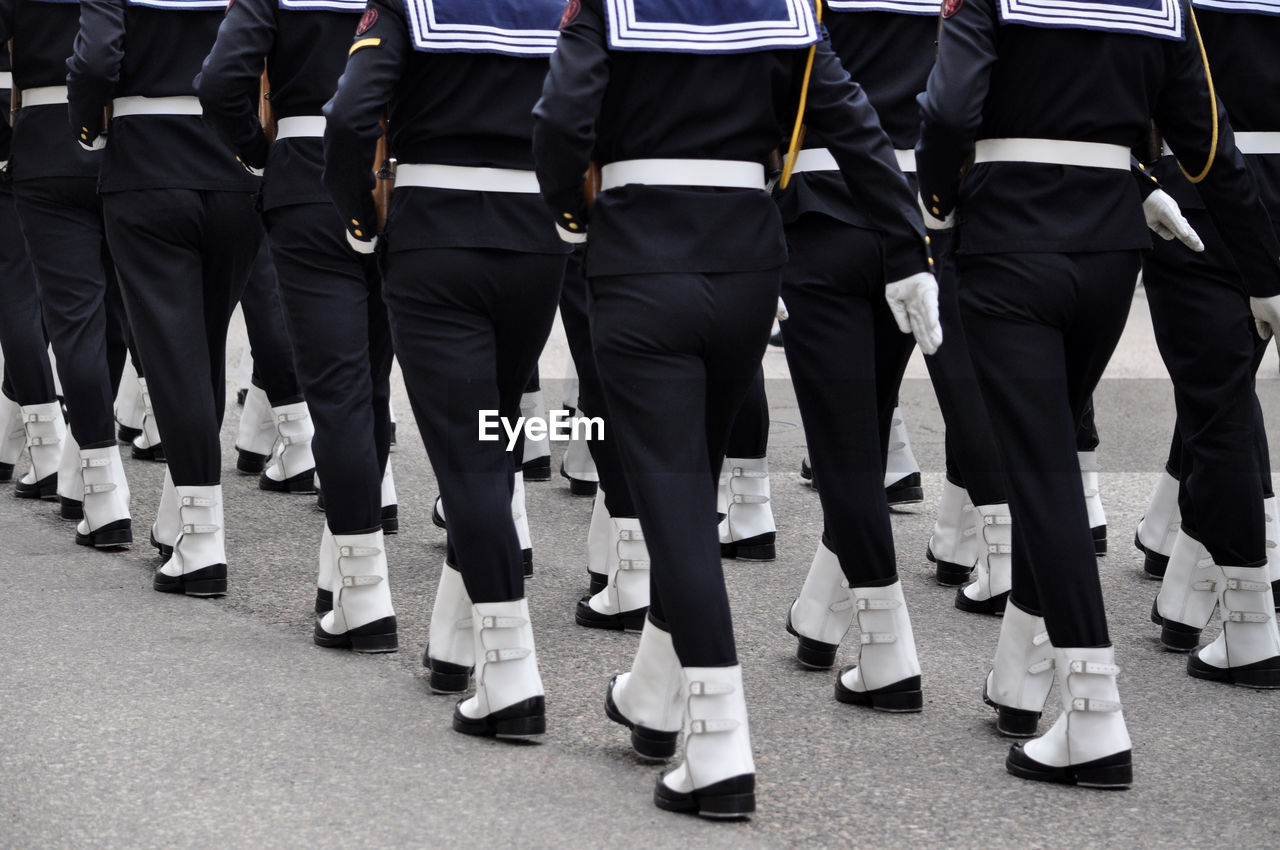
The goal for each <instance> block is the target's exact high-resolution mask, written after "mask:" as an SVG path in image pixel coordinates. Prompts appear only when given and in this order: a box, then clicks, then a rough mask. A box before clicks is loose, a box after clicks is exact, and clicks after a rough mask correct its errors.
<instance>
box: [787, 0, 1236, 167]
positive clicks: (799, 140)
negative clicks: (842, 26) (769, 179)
mask: <svg viewBox="0 0 1280 850" xmlns="http://www.w3.org/2000/svg"><path fill="white" fill-rule="evenodd" d="M815 19H816V21H817V24H818V27H819V29H821V27H822V0H817V2H816V8H815ZM818 38H819V41H821V38H822V33H821V32H819V33H818ZM817 52H818V43H817V42H814V44H813V46H812V47H810V48H809V61H808V62H807V63H806V64H805V66H804V83H803V86H802V88H801V89H800V109H799V110H797V111H796V126H795V128H794V129H792V131H791V147H790V148H788V149H787V161H786V163H785V164H784V165H783V166H782V177H781V179H779V180H778V185H779V186H781V187H782V188H783V189H785V188H787V184H788V183H790V182H791V172H792V171H793V170H794V169H795V167H796V158H797V157H799V156H800V145H801V144H803V143H804V108H805V106H806V105H807V103H808V101H809V78H810V77H811V76H813V57H814V56H815V55H817ZM1214 115H1215V118H1216V115H1217V113H1214Z"/></svg>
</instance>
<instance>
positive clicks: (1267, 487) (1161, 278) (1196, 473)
mask: <svg viewBox="0 0 1280 850" xmlns="http://www.w3.org/2000/svg"><path fill="white" fill-rule="evenodd" d="M1192 6H1193V8H1194V9H1195V11H1196V18H1197V20H1198V22H1199V27H1200V34H1201V38H1202V39H1203V43H1204V49H1205V52H1206V54H1207V56H1208V61H1209V65H1210V67H1212V68H1213V84H1214V92H1215V93H1216V95H1217V97H1218V98H1219V99H1220V100H1221V102H1222V104H1223V106H1224V107H1225V108H1226V110H1227V112H1228V113H1229V114H1230V115H1231V125H1232V128H1233V130H1234V131H1235V143H1236V144H1237V145H1238V146H1239V148H1240V150H1241V151H1242V152H1243V153H1244V154H1245V158H1244V159H1245V164H1246V165H1247V166H1248V168H1249V172H1250V173H1251V174H1252V175H1253V177H1254V179H1255V180H1256V181H1257V183H1258V187H1259V190H1260V192H1261V195H1262V201H1263V204H1264V205H1265V206H1266V208H1267V210H1268V211H1269V212H1270V214H1271V219H1272V222H1280V102H1277V100H1276V97H1275V93H1276V92H1277V91H1280V88H1278V87H1280V66H1277V63H1276V62H1275V56H1274V50H1275V46H1276V45H1277V44H1280V2H1277V0H1262V2H1260V0H1249V2H1243V0H1193V3H1192ZM1165 154H1167V155H1166V156H1163V157H1162V158H1161V159H1160V160H1159V163H1158V164H1157V165H1156V166H1155V167H1154V168H1153V169H1152V174H1153V176H1154V177H1155V178H1156V179H1157V180H1159V182H1160V184H1161V185H1162V186H1164V187H1165V189H1166V190H1167V191H1168V193H1169V195H1170V196H1172V198H1173V199H1174V200H1175V201H1176V202H1177V203H1178V204H1179V206H1181V208H1182V209H1183V210H1184V211H1185V213H1186V216H1187V218H1188V219H1189V220H1190V221H1191V223H1192V225H1193V226H1194V227H1195V229H1196V231H1197V232H1198V233H1199V234H1200V236H1201V238H1202V239H1203V240H1204V244H1205V250H1204V252H1203V253H1195V252H1193V251H1190V250H1188V249H1187V248H1186V247H1185V246H1184V245H1182V244H1180V243H1178V242H1176V241H1165V240H1157V242H1156V245H1155V250H1154V251H1152V252H1151V254H1150V256H1149V258H1148V259H1147V262H1146V264H1145V267H1144V269H1143V280H1144V282H1145V285H1146V290H1147V301H1148V302H1149V303H1150V306H1151V319H1152V324H1153V325H1154V327H1155V333H1156V342H1157V343H1158V344H1159V346H1160V354H1161V356H1162V358H1163V359H1164V362H1165V365H1166V366H1167V367H1168V369H1169V376H1170V378H1172V380H1173V389H1174V400H1175V402H1176V403H1177V412H1178V417H1177V424H1176V433H1175V440H1174V447H1173V448H1174V450H1175V451H1177V452H1178V454H1177V455H1173V454H1171V456H1170V463H1169V468H1170V470H1171V471H1172V472H1173V476H1172V478H1170V477H1162V480H1161V482H1160V484H1159V485H1157V495H1156V497H1153V508H1154V510H1151V511H1148V514H1147V520H1149V521H1150V524H1151V525H1152V526H1154V528H1155V529H1159V528H1160V527H1161V526H1163V527H1164V528H1166V529H1167V528H1169V526H1170V525H1172V520H1173V519H1174V516H1175V515H1176V517H1177V518H1178V519H1179V520H1180V523H1181V524H1180V526H1179V527H1178V528H1177V529H1176V530H1172V535H1171V536H1172V538H1173V539H1172V545H1171V546H1170V547H1169V549H1168V550H1167V552H1166V554H1168V555H1169V556H1170V557H1169V559H1168V565H1167V570H1166V571H1165V573H1164V584H1163V585H1162V586H1161V588H1160V593H1159V596H1158V597H1157V598H1156V602H1155V605H1154V607H1153V610H1152V619H1153V620H1155V621H1156V622H1158V623H1159V624H1160V625H1161V642H1162V643H1163V644H1164V645H1165V646H1166V647H1168V648H1170V649H1174V650H1177V651H1181V652H1185V651H1188V650H1193V649H1195V648H1196V645H1197V644H1198V643H1199V638H1200V632H1201V630H1202V629H1203V628H1204V627H1205V626H1206V625H1207V624H1208V622H1209V619H1210V617H1211V616H1212V614H1213V609H1214V607H1215V605H1216V606H1217V608H1218V610H1219V613H1220V615H1221V617H1222V623H1223V630H1222V633H1221V634H1220V636H1219V637H1218V639H1217V640H1215V641H1213V642H1212V643H1211V644H1210V645H1209V646H1207V647H1205V648H1203V649H1200V650H1199V651H1198V652H1195V653H1193V654H1192V655H1191V657H1190V658H1189V659H1188V663H1187V672H1188V673H1190V674H1191V675H1192V676H1195V677H1197V678H1202V679H1214V680H1219V681H1226V682H1233V683H1235V684H1240V685H1248V686H1250V687H1272V688H1276V687H1280V644H1278V643H1276V631H1275V623H1274V615H1273V614H1268V613H1267V611H1266V609H1273V608H1274V599H1273V598H1272V595H1271V591H1272V588H1273V587H1280V584H1276V585H1273V584H1272V582H1275V581H1276V580H1277V579H1280V574H1276V573H1270V574H1269V573H1268V557H1269V556H1270V557H1273V558H1274V555H1272V554H1271V550H1272V549H1274V547H1275V541H1277V540H1280V538H1278V537H1277V534H1280V526H1278V521H1280V517H1277V515H1276V508H1275V499H1274V496H1273V493H1272V488H1271V466H1270V462H1269V458H1268V453H1267V444H1266V430H1265V428H1264V424H1263V421H1262V411H1261V408H1260V407H1259V405H1258V399H1257V396H1256V395H1255V393H1254V375H1255V374H1256V372H1257V369H1258V364H1259V363H1260V362H1261V360H1262V355H1263V354H1265V353H1266V349H1267V341H1266V340H1265V339H1264V338H1263V337H1262V335H1260V334H1259V333H1257V332H1255V329H1254V322H1253V321H1252V316H1251V315H1250V312H1249V295H1250V294H1251V292H1254V293H1255V294H1256V290H1255V289H1254V286H1255V285H1256V283H1257V282H1256V281H1253V280H1250V279H1249V277H1248V276H1246V277H1243V278H1242V277H1241V275H1240V273H1239V272H1237V270H1236V265H1235V264H1234V263H1233V262H1232V253H1231V251H1230V244H1231V243H1230V242H1228V241H1227V240H1226V239H1225V238H1224V237H1225V235H1226V234H1224V233H1223V232H1221V231H1220V230H1219V229H1218V228H1217V227H1215V225H1214V221H1213V220H1212V219H1211V218H1210V213H1209V212H1207V211H1206V210H1205V206H1206V203H1205V202H1206V201H1207V200H1208V198H1203V197H1202V196H1201V194H1200V193H1199V192H1197V189H1198V188H1200V187H1202V186H1203V183H1202V182H1200V183H1197V182H1193V180H1194V178H1195V177H1196V176H1198V175H1197V172H1196V171H1195V170H1194V168H1195V166H1196V165H1197V164H1198V160H1196V159H1192V160H1191V161H1190V162H1188V161H1187V160H1186V159H1185V158H1182V157H1178V158H1176V159H1175V157H1174V156H1173V155H1172V153H1171V152H1170V151H1169V150H1165ZM1179 162H1181V164H1182V167H1181V168H1180V167H1179ZM1183 168H1185V169H1186V171H1185V172H1184V170H1183ZM1259 223H1260V224H1262V225H1263V226H1265V225H1266V218H1265V216H1260V222H1259ZM1275 233H1276V236H1277V238H1280V229H1277V230H1275ZM1241 270H1242V271H1245V270H1246V269H1245V267H1243V266H1242V267H1241ZM1273 330H1274V328H1273ZM1173 479H1176V480H1173ZM1162 491H1164V492H1165V493H1168V494H1169V495H1172V494H1174V493H1176V499H1172V498H1169V497H1168V496H1165V497H1164V499H1163V504H1161V503H1160V501H1159V500H1160V496H1161V493H1162ZM1162 507H1163V510H1162ZM1162 514H1163V517H1161V515H1162ZM1153 536H1154V535H1153ZM1139 541H1140V542H1141V535H1140V536H1139ZM1268 541H1271V542H1270V544H1268ZM1268 620H1270V621H1268Z"/></svg>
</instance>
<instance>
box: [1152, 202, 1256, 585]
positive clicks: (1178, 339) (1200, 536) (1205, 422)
mask: <svg viewBox="0 0 1280 850" xmlns="http://www.w3.org/2000/svg"><path fill="white" fill-rule="evenodd" d="M1188 215H1189V216H1190V217H1191V219H1192V224H1193V225H1194V226H1196V227H1197V229H1198V230H1200V232H1202V233H1206V234H1208V235H1209V236H1208V238H1207V239H1206V242H1207V244H1208V250H1207V251H1206V252H1205V253H1204V254H1198V253H1194V252H1192V251H1190V250H1188V249H1186V248H1184V247H1182V245H1181V244H1180V243H1173V242H1165V241H1164V240H1158V241H1157V245H1156V247H1155V250H1153V251H1152V252H1151V254H1150V255H1149V256H1148V258H1147V262H1146V267H1145V271H1144V282H1145V286H1146V290H1147V301H1148V303H1149V304H1150V307H1151V317H1152V322H1153V325H1154V327H1155V334H1156V342H1157V344H1158V345H1159V346H1160V354H1161V357H1162V358H1163V359H1164V362H1165V366H1166V367H1167V368H1168V370H1169V375H1170V377H1171V379H1172V380H1173V388H1174V401H1175V403H1176V405H1177V411H1178V420H1177V440H1176V442H1177V443H1180V458H1179V462H1178V464H1177V466H1176V467H1175V470H1174V472H1175V477H1177V478H1178V479H1179V481H1180V483H1181V490H1180V495H1179V503H1180V509H1181V513H1182V529H1183V531H1184V532H1185V533H1186V534H1187V535H1189V536H1191V537H1192V538H1193V539H1195V540H1197V541H1198V542H1200V543H1202V544H1203V545H1204V546H1205V547H1206V548H1207V549H1208V550H1209V553H1210V554H1211V555H1212V556H1213V558H1214V562H1215V563H1217V564H1220V565H1226V566H1246V567H1247V566H1257V565H1259V564H1261V563H1265V561H1266V543H1265V537H1266V535H1265V521H1264V518H1263V508H1262V500H1263V498H1264V495H1263V484H1262V475H1260V474H1259V472H1260V459H1261V458H1260V456H1261V455H1262V453H1263V452H1262V451H1260V449H1259V442H1258V440H1257V435H1256V433H1255V431H1256V429H1257V427H1258V426H1259V424H1260V414H1259V412H1258V409H1257V399H1256V396H1255V395H1254V391H1253V375H1254V370H1255V368H1256V361H1257V359H1258V358H1257V357H1256V354H1257V351H1258V349H1259V348H1260V347H1261V342H1260V340H1258V338H1257V334H1256V333H1255V332H1254V327H1253V319H1252V316H1251V315H1250V312H1249V301H1248V296H1247V294H1246V293H1245V291H1244V289H1243V287H1242V286H1241V285H1240V283H1239V281H1238V279H1237V276H1236V275H1235V273H1234V265H1233V264H1232V263H1231V262H1230V260H1229V257H1226V255H1225V254H1224V250H1225V249H1223V247H1222V245H1221V242H1220V240H1219V239H1217V238H1216V234H1215V233H1214V232H1213V230H1212V225H1211V224H1210V223H1209V221H1208V218H1207V215H1206V214H1205V213H1203V212H1201V211H1195V210H1191V211H1188ZM1224 257H1226V259H1225V260H1224ZM1263 444H1264V445H1265V436H1264V437H1263ZM1174 448H1175V449H1177V448H1179V446H1175V447H1174ZM1172 460H1173V458H1172V457H1171V461H1172ZM1261 471H1262V474H1263V475H1266V477H1267V478H1269V477H1270V473H1269V470H1267V469H1265V468H1263V469H1262V470H1261Z"/></svg>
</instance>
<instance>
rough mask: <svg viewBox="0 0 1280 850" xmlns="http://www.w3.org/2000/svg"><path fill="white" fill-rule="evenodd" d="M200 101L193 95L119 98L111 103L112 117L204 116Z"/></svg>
mask: <svg viewBox="0 0 1280 850" xmlns="http://www.w3.org/2000/svg"><path fill="white" fill-rule="evenodd" d="M203 114H204V110H203V109H201V108H200V100H199V99H198V98H196V97H193V96H192V95H179V96H177V97H117V98H116V99H115V100H113V101H112V102H111V117H112V118H126V117H128V116H130V115H203Z"/></svg>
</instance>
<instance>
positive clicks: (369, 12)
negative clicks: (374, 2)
mask: <svg viewBox="0 0 1280 850" xmlns="http://www.w3.org/2000/svg"><path fill="white" fill-rule="evenodd" d="M377 22H378V10H377V9H365V10H364V17H362V18H361V19H360V26H358V27H356V35H357V36H361V35H364V34H365V33H367V32H368V31H369V30H370V29H372V28H373V25H374V24H376V23H377Z"/></svg>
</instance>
